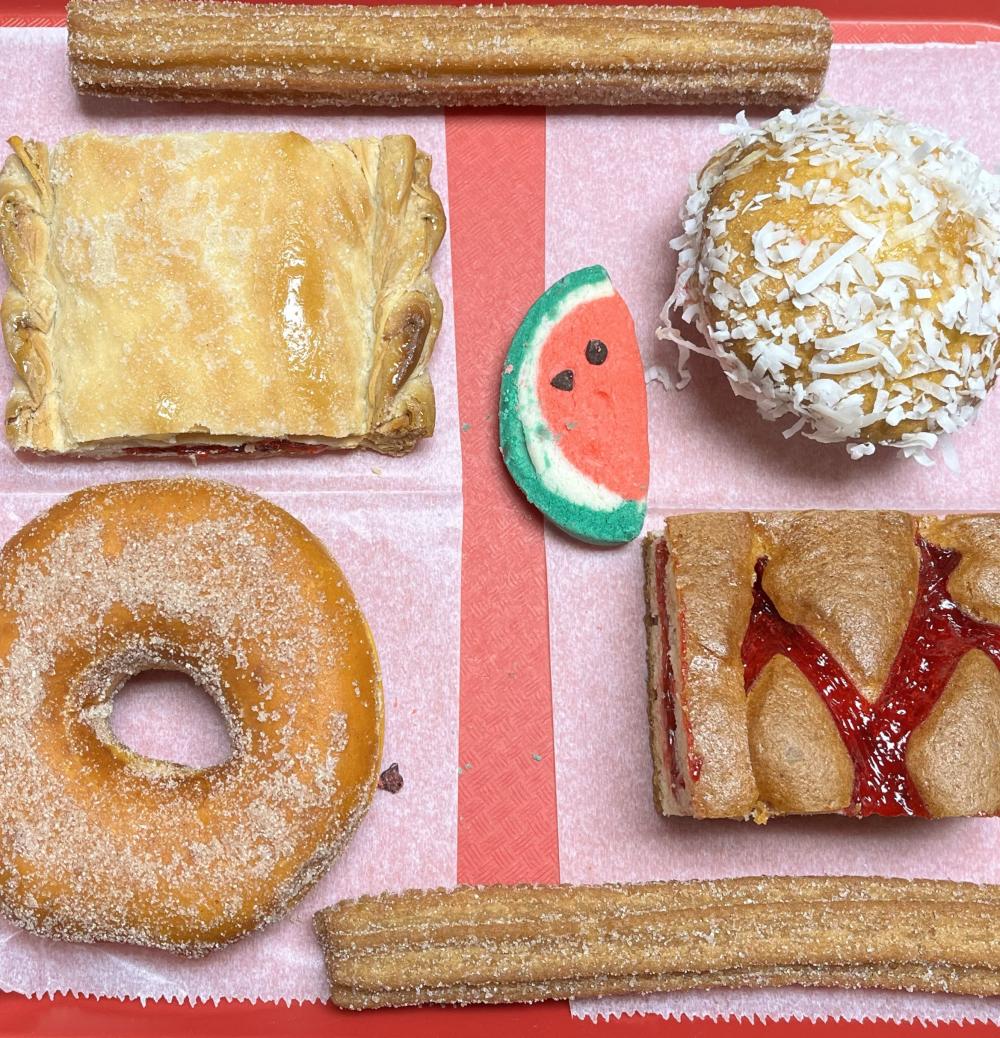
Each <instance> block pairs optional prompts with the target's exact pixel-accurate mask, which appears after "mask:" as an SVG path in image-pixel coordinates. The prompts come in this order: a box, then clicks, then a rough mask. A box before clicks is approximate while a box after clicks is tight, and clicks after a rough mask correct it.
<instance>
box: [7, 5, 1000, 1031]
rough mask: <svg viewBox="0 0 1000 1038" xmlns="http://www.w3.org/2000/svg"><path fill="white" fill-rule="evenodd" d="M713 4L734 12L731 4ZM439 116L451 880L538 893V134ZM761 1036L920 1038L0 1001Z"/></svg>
mask: <svg viewBox="0 0 1000 1038" xmlns="http://www.w3.org/2000/svg"><path fill="white" fill-rule="evenodd" d="M439 2H440V0H439ZM447 2H454V0H447ZM717 2H718V0H717ZM771 2H772V3H773V2H778V3H782V2H792V3H794V0H771ZM729 6H750V3H749V2H748V3H743V2H741V0H735V2H731V3H730V5H729ZM817 6H819V7H821V8H822V9H823V10H824V11H825V13H826V14H827V15H829V16H830V17H831V18H832V19H833V20H834V26H835V35H836V38H837V40H838V41H840V42H907V43H912V42H923V41H949V42H973V41H977V40H1000V3H998V0H952V2H951V4H950V5H949V6H950V10H949V11H948V12H947V14H945V13H943V12H942V11H941V10H940V9H934V8H932V6H931V5H930V4H929V3H926V2H920V0H820V2H819V3H818V4H817ZM64 20H65V7H64V4H63V3H62V2H59V0H0V25H60V24H62V23H63V22H64ZM5 88H7V85H6V84H0V89H5ZM445 118H446V134H447V148H448V190H449V198H450V213H449V219H450V227H451V247H452V256H453V266H454V296H455V333H456V344H457V353H458V383H459V385H458V388H459V412H460V420H461V422H462V429H463V433H462V465H463V479H464V528H463V564H462V618H461V619H462V644H461V687H460V733H459V759H460V760H461V761H469V760H473V761H475V767H474V768H473V769H469V770H465V771H464V773H463V776H462V779H461V782H460V783H459V798H458V810H459V819H458V841H459V843H458V878H459V881H460V882H466V883H483V882H525V881H534V882H552V881H556V880H558V878H559V864H558V862H559V855H558V843H557V830H556V800H555V772H554V755H553V747H552V716H551V715H552V712H551V691H550V687H549V646H548V615H547V598H546V576H545V545H544V539H543V534H542V523H541V520H540V519H539V517H538V516H537V515H536V514H535V513H534V512H532V511H531V510H530V509H528V508H526V507H525V506H524V503H523V499H521V498H520V496H519V495H518V494H517V492H516V491H515V490H514V489H513V488H512V485H511V483H510V481H509V480H508V478H507V476H506V473H505V472H504V470H503V466H502V464H501V462H500V457H499V452H498V450H497V448H496V443H497V429H496V396H497V377H498V372H499V369H500V364H501V361H502V358H503V356H504V354H505V352H506V348H507V345H508V343H509V342H510V338H511V335H512V333H513V331H514V329H515V328H516V326H517V323H518V321H519V320H520V318H521V316H523V314H524V312H525V311H526V310H527V308H528V307H529V306H530V304H531V303H532V301H533V300H534V299H535V298H536V297H537V296H538V295H539V294H540V293H541V292H542V291H543V289H544V287H545V285H544V251H545V250H544V245H545V226H544V200H545V119H544V114H543V113H542V112H540V111H538V110H523V111H510V110H508V111H502V110H496V111H493V110H472V111H455V112H449V113H448V114H447V115H446V117H445ZM0 489H2V488H0ZM507 560H516V562H517V564H516V565H509V564H508V562H507ZM498 574H502V575H503V576H502V578H500V579H498ZM526 745H528V746H532V747H539V748H544V749H542V750H541V755H542V757H543V764H542V765H541V766H539V767H538V768H532V769H530V771H528V772H526V771H525V770H524V769H523V768H521V767H520V765H519V764H517V763H516V761H517V759H518V757H519V756H522V754H520V753H519V752H518V751H519V750H521V749H523V747H524V746H526ZM456 763H457V762H456ZM761 1027H766V1029H767V1032H768V1034H771V1035H774V1038H788V1036H791V1035H797V1034H802V1033H803V1032H808V1033H809V1034H810V1035H812V1036H816V1038H820V1036H826V1035H829V1036H830V1038H834V1036H836V1038H858V1036H861V1035H876V1036H881V1038H890V1036H899V1038H902V1036H904V1035H906V1036H909V1035H911V1034H912V1035H915V1034H917V1032H918V1030H920V1031H923V1030H924V1028H923V1025H921V1024H889V1023H878V1024H873V1023H866V1024H845V1023H835V1022H827V1023H818V1024H802V1023H797V1022H789V1023H768V1024H760V1023H752V1022H748V1021H728V1022H720V1023H712V1022H708V1021H697V1022H690V1021H688V1022H681V1023H675V1022H670V1021H664V1020H662V1019H660V1018H658V1017H632V1018H626V1019H622V1020H616V1021H609V1022H603V1023H598V1024H593V1023H588V1022H584V1021H578V1020H574V1019H573V1018H572V1017H571V1016H570V1012H569V1008H568V1006H567V1004H566V1003H547V1004H544V1005H539V1006H528V1007H523V1006H497V1007H468V1008H464V1009H418V1010H383V1011H379V1012H376V1013H366V1014H351V1013H346V1012H341V1011H338V1010H336V1009H334V1008H331V1007H329V1006H326V1005H319V1004H312V1005H297V1006H291V1007H288V1006H281V1005H274V1004H267V1003H250V1002H227V1003H223V1004H221V1005H218V1006H213V1005H195V1006H191V1005H178V1004H174V1003H166V1002H147V1003H146V1004H145V1005H140V1003H138V1002H135V1001H118V1000H114V999H97V998H73V997H67V996H58V997H55V998H51V999H29V998H24V997H23V996H20V995H15V994H3V993H0V1033H5V1034H22V1035H39V1036H55V1035H65V1036H70V1035H72V1036H91V1035H93V1036H98V1035H100V1036H107V1038H116V1036H120V1035H121V1036H123V1035H135V1034H140V1033H145V1034H147V1035H150V1036H151V1038H158V1036H165V1035H171V1034H176V1033H180V1032H184V1033H185V1034H186V1035H189V1036H192V1038H196V1036H198V1035H206V1036H209V1035H210V1036H212V1038H229V1036H237V1035H239V1036H246V1038H252V1036H256V1035H274V1034H284V1033H293V1032H294V1033H297V1034H304V1035H310V1034H316V1035H319V1034H324V1035H331V1036H337V1038H340V1036H348V1035H362V1034H363V1035H366V1036H370V1038H378V1036H383V1035H384V1036H389V1035H392V1036H396V1035H403V1034H405V1035H413V1036H418V1038H419V1036H427V1038H430V1036H438V1035H459V1034H461V1035H470V1034H471V1035H485V1036H487V1038H501V1036H507V1035H512V1034H546V1035H555V1036H560V1035H575V1036H579V1035H582V1034H585V1033H588V1032H590V1031H591V1030H593V1029H594V1028H597V1029H598V1030H599V1031H600V1032H601V1034H607V1035H609V1036H612V1035H622V1036H626V1038H639V1036H645V1035H653V1034H656V1035H669V1036H673V1035H685V1036H689V1038H737V1036H741V1038H745V1036H747V1035H749V1034H751V1033H752V1032H753V1031H754V1030H759V1029H760V1028H761ZM988 1030H989V1031H990V1032H991V1033H995V1029H993V1028H991V1027H989V1025H969V1026H967V1027H964V1028H960V1027H959V1026H958V1025H942V1026H940V1027H939V1028H937V1029H936V1032H935V1033H937V1034H940V1035H941V1036H942V1038H951V1036H957V1035H959V1034H961V1035H962V1036H963V1038H973V1036H975V1035H978V1034H985V1033H986V1032H987V1031H988Z"/></svg>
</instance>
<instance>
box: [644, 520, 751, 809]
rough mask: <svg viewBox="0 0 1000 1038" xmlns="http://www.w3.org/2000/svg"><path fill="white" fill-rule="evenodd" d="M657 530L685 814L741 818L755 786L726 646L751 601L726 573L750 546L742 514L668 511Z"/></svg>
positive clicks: (741, 702)
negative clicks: (669, 610) (666, 560)
mask: <svg viewBox="0 0 1000 1038" xmlns="http://www.w3.org/2000/svg"><path fill="white" fill-rule="evenodd" d="M664 536H665V537H666V541H667V545H668V547H669V550H670V570H669V580H670V590H671V594H670V599H671V600H672V602H673V604H674V608H673V614H674V615H673V617H672V620H673V622H674V623H675V625H676V628H677V630H678V639H677V641H678V643H679V644H678V645H677V646H675V653H676V654H677V661H678V664H679V665H678V666H677V667H676V668H675V679H676V680H675V687H676V695H677V699H678V704H677V708H676V716H677V720H678V732H679V740H678V741H679V747H678V749H679V752H678V765H679V767H680V770H681V774H682V775H683V777H684V780H685V785H686V786H687V789H688V796H689V798H690V803H691V807H690V811H689V812H687V813H690V814H693V815H694V816H695V817H696V818H716V817H732V816H734V815H735V816H737V817H743V816H744V815H746V814H748V813H749V812H750V810H751V809H752V808H753V805H754V803H755V802H756V800H757V787H756V783H755V781H754V776H753V770H752V768H751V764H750V751H749V745H748V743H747V734H746V733H747V722H746V716H747V715H746V711H747V702H746V692H745V690H744V687H743V667H742V664H741V662H740V659H739V653H738V652H737V653H736V654H735V655H734V654H733V653H732V646H733V645H737V646H738V645H739V644H740V642H741V641H742V638H743V633H744V632H745V631H746V629H747V623H748V621H749V618H750V601H751V600H750V583H748V582H746V581H742V580H739V579H736V580H734V579H733V578H734V575H735V574H739V573H740V571H741V569H742V567H743V566H745V564H746V561H747V559H749V558H750V555H751V552H752V542H751V526H750V520H749V516H748V515H747V514H746V513H737V512H731V513H718V514H714V515H710V514H702V515H680V516H672V517H670V518H669V519H668V520H667V522H666V526H665V529H664ZM685 718H686V719H687V724H684V719H685ZM688 740H689V741H690V745H686V743H687V742H688ZM692 761H694V762H696V763H695V769H696V770H697V771H698V778H697V781H694V780H693V776H692V775H691V771H690V765H691V763H692ZM656 766H657V767H660V766H661V765H660V764H659V763H657V765H656Z"/></svg>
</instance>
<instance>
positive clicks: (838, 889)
mask: <svg viewBox="0 0 1000 1038" xmlns="http://www.w3.org/2000/svg"><path fill="white" fill-rule="evenodd" d="M998 924H1000V888H998V887H994V886H977V885H975V884H971V883H952V882H948V881H943V880H901V879H873V878H867V877H846V878H845V877H821V878H815V877H769V878H759V879H733V880H720V881H710V882H707V881H694V882H686V883H677V882H671V883H643V884H609V885H606V886H548V887H542V886H515V887H501V886H496V887H460V888H458V889H457V890H453V891H446V890H431V891H410V892H408V893H404V894H399V895H382V896H380V897H364V898H360V899H358V900H356V901H344V902H341V903H340V904H338V905H335V906H334V907H332V908H328V909H325V910H323V911H321V912H318V913H317V915H316V929H317V932H318V934H319V938H320V942H321V943H322V945H323V948H324V952H325V956H326V965H327V971H328V974H329V979H330V988H331V992H332V995H333V1001H334V1003H335V1004H336V1005H338V1006H341V1007H343V1008H346V1009H372V1008H376V1007H380V1006H406V1005H417V1004H424V1003H460V1004H467V1003H483V1002H537V1001H542V1000H544V999H552V998H577V997H581V998H582V997H593V996H603V995H615V994H627V993H633V994H634V993H644V992H654V991H679V990H685V989H692V988H709V987H764V986H775V985H787V984H800V985H807V986H815V987H848V988H884V989H891V990H901V989H906V990H914V991H933V992H952V993H961V994H971V995H981V996H989V995H996V994H998V993H1000V946H998V945H997V943H996V941H995V939H994V935H995V933H996V931H997V926H998Z"/></svg>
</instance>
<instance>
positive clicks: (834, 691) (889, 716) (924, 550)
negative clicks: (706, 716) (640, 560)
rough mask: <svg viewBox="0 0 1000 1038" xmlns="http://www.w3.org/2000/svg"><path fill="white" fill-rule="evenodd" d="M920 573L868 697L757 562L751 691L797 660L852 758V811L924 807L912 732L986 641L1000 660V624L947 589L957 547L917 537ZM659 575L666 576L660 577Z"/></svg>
mask: <svg viewBox="0 0 1000 1038" xmlns="http://www.w3.org/2000/svg"><path fill="white" fill-rule="evenodd" d="M917 548H918V550H919V552H920V575H919V578H918V584H917V597H916V601H915V603H914V607H913V612H912V613H911V615H910V622H909V625H908V626H907V629H906V633H905V634H904V635H903V640H902V643H901V644H900V647H899V650H898V652H897V653H896V658H895V660H894V661H893V664H892V667H891V668H890V670H889V676H888V678H887V680H886V684H885V687H884V688H883V689H882V691H881V693H880V695H879V697H878V699H877V700H876V701H875V702H874V703H870V702H869V701H868V700H867V699H866V698H865V697H864V696H863V695H861V693H860V692H859V691H858V689H857V687H856V686H855V685H854V683H853V682H852V681H851V679H850V678H849V677H848V675H847V673H846V671H845V670H844V669H843V667H841V665H840V664H839V663H838V662H837V660H836V659H834V657H833V656H832V654H831V653H830V652H828V651H827V649H826V648H825V647H824V646H823V645H822V644H821V643H820V642H819V641H817V640H816V639H815V638H814V637H813V636H812V635H811V634H810V633H809V632H808V631H807V630H806V629H805V628H803V627H799V626H797V625H795V624H791V623H789V622H788V621H787V620H785V619H784V618H783V617H782V616H781V614H780V613H779V612H778V610H777V608H776V607H775V605H774V603H773V602H772V601H771V599H770V597H769V596H768V594H767V592H766V591H765V590H764V588H763V583H762V579H763V575H764V570H765V568H766V566H767V559H766V558H762V559H759V560H758V561H757V565H756V578H755V581H754V589H753V607H752V609H751V613H750V624H749V626H748V628H747V633H746V636H745V637H744V639H743V648H742V656H743V673H744V680H745V686H746V688H747V690H748V691H749V689H750V688H751V687H752V685H753V683H754V682H755V681H756V680H757V677H758V675H759V674H760V672H761V671H762V670H763V669H764V667H765V666H766V665H767V663H768V661H769V660H770V659H771V658H772V657H773V656H775V655H778V654H780V655H783V656H786V657H788V659H789V660H790V661H791V662H792V663H794V664H795V666H796V667H798V669H799V670H800V671H801V672H802V674H803V676H804V677H805V678H806V679H807V680H808V681H809V683H810V684H811V685H812V686H813V688H814V689H815V690H816V692H817V694H818V695H819V696H820V698H821V699H822V700H823V702H824V703H826V706H827V709H828V710H829V711H830V716H831V717H832V718H833V720H834V723H835V724H836V726H837V731H838V732H839V733H840V737H841V739H842V740H843V743H844V746H845V747H846V749H847V751H848V753H849V754H850V756H851V760H852V761H853V762H854V793H853V796H852V798H851V806H850V807H849V808H847V810H846V811H845V813H846V814H851V815H857V816H859V817H866V816H868V815H919V816H921V817H927V814H928V812H927V808H926V806H925V805H924V802H923V800H922V799H921V797H920V794H919V792H918V791H917V788H916V786H915V785H914V784H913V780H912V779H911V778H910V775H909V772H908V771H907V768H906V749H907V744H908V742H909V739H910V735H911V734H912V733H913V732H914V731H915V730H916V729H917V728H918V727H919V725H920V724H921V723H922V722H923V721H924V720H925V719H926V718H927V715H928V714H929V713H930V712H931V710H932V709H933V708H934V705H935V704H936V703H937V701H938V700H939V699H940V698H941V695H942V694H943V692H944V690H945V688H946V687H947V684H948V681H949V680H950V678H951V676H952V674H953V673H954V671H955V668H956V667H957V666H958V662H959V660H960V659H961V658H962V656H964V655H965V653H966V652H968V651H969V650H970V649H981V650H982V651H983V652H985V653H987V654H988V655H989V656H990V657H991V658H992V659H993V661H994V663H996V664H997V666H998V667H1000V626H997V625H995V624H990V623H986V622H985V621H982V620H977V619H976V618H975V617H972V616H970V615H969V614H968V613H966V612H964V611H963V610H962V609H961V607H960V606H958V605H957V604H956V603H955V602H954V601H952V599H951V598H950V597H949V594H948V578H949V576H950V575H951V573H952V572H953V571H954V569H955V567H956V566H957V565H958V563H959V560H960V557H961V556H960V554H959V552H957V551H952V550H950V549H946V548H939V547H937V546H936V545H933V544H928V543H927V542H926V541H924V540H922V539H920V538H918V539H917ZM658 579H659V575H658Z"/></svg>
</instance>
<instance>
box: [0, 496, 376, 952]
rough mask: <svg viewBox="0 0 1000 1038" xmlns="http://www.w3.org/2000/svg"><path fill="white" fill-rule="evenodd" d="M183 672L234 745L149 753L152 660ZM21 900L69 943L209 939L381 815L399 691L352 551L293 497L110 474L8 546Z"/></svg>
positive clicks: (6, 689)
mask: <svg viewBox="0 0 1000 1038" xmlns="http://www.w3.org/2000/svg"><path fill="white" fill-rule="evenodd" d="M164 668H166V669H173V670H180V671H184V672H185V673H187V674H189V675H190V676H191V677H192V678H194V679H195V680H196V681H197V682H198V683H199V684H201V685H202V687H203V688H204V689H205V690H206V691H207V692H208V693H209V694H210V695H212V697H213V698H214V699H215V701H216V703H217V705H218V706H219V709H220V711H221V712H222V714H223V717H224V718H225V720H226V721H227V723H228V725H229V729H230V737H231V740H232V743H233V754H232V756H231V757H230V758H229V759H228V760H227V761H225V762H223V763H222V764H219V765H215V766H213V767H210V768H190V767H186V766H183V765H179V764H175V763H171V762H167V761H157V760H152V759H150V758H147V757H143V756H141V755H139V754H137V753H135V752H133V751H132V750H130V749H128V748H127V747H126V746H124V745H122V744H121V743H120V742H119V741H118V739H117V738H116V737H115V735H114V733H113V731H112V730H111V727H110V714H111V702H112V699H113V697H114V695H115V694H116V693H117V691H118V690H119V689H120V688H121V687H122V685H123V684H124V683H125V682H126V681H127V680H128V678H129V677H131V676H132V675H133V674H135V673H138V672H140V671H143V670H149V669H164ZM0 724H2V727H3V731H4V739H3V740H2V743H0V773H2V774H3V776H4V783H3V789H4V790H6V793H5V794H3V795H0V832H3V833H4V835H5V840H7V841H9V842H8V844H7V845H6V847H7V850H6V852H5V854H4V856H3V859H2V861H0V908H2V910H3V912H4V914H6V915H7V916H8V917H9V918H10V919H12V920H13V921H14V922H16V923H18V924H20V925H21V926H24V927H26V928H27V929H29V930H31V931H33V932H35V933H39V934H42V935H45V936H49V937H56V938H60V939H64V940H73V941H98V940H107V941H123V942H128V943H134V944H142V945H147V946H151V947H157V948H164V949H167V950H171V951H176V952H180V953H182V954H186V955H200V954H204V953H205V952H206V951H209V950H210V949H212V948H214V947H218V946H219V945H222V944H225V943H228V942H230V941H233V940H236V939H237V938H239V937H241V936H243V935H245V934H246V933H249V932H250V931H252V930H254V929H256V928H257V927H259V926H261V925H264V924H265V923H267V922H269V921H271V920H272V919H274V918H276V917H277V916H279V915H281V914H282V913H283V912H284V911H286V910H287V908H288V907H290V906H291V905H292V904H294V903H295V902H296V901H297V900H298V899H299V898H300V897H301V896H302V895H303V894H304V893H305V892H306V891H307V890H308V889H309V887H310V886H311V885H312V884H313V883H314V882H315V881H316V879H318V878H319V876H320V875H322V873H323V872H324V871H325V870H326V868H327V867H328V865H329V864H330V862H331V861H332V860H333V858H334V857H335V856H336V855H337V854H338V853H339V851H340V850H341V849H342V848H343V846H344V845H345V843H346V842H347V840H348V839H349V837H350V835H351V834H352V833H353V831H354V829H355V828H356V826H357V825H358V823H359V822H360V820H361V818H362V816H363V815H364V813H365V811H366V810H367V807H368V803H369V801H370V799H371V796H372V793H373V791H374V788H375V783H376V780H377V776H378V764H379V758H380V754H381V743H382V698H381V687H380V682H379V676H378V662H377V657H376V654H375V648H374V645H373V644H372V641H371V635H370V633H369V631H368V627H367V625H366V623H365V621H364V617H363V616H362V615H361V613H360V610H359V609H358V608H357V605H356V603H355V601H354V598H353V596H352V594H351V592H350V589H349V587H348V586H347V583H346V581H345V580H344V578H343V575H342V574H341V572H340V570H339V568H338V567H337V565H336V563H335V562H334V561H333V560H332V559H331V558H330V556H329V555H328V554H327V552H326V550H325V549H324V547H323V545H322V544H321V543H320V542H319V541H318V540H317V539H316V538H315V537H314V536H313V535H312V534H310V533H309V532H308V531H307V530H306V529H305V528H304V527H303V526H302V525H301V524H300V523H299V522H297V521H296V520H294V519H293V518H292V517H291V516H290V515H288V514H287V513H286V512H284V511H283V510H281V509H280V508H277V507H276V506H274V505H272V504H270V503H269V502H267V501H264V500H263V499H262V498H259V497H257V496H256V495H254V494H251V493H249V492H247V491H245V490H240V489H238V488H236V487H231V486H228V485H226V484H222V483H212V482H208V481H203V480H151V481H142V482H136V483H116V484H110V485H107V486H99V487H92V488H89V489H87V490H83V491H80V492H78V493H76V494H73V495H71V496H69V497H67V498H65V499H64V500H62V501H60V502H58V503H57V504H56V505H54V506H53V507H52V508H51V509H50V510H49V511H47V512H45V513H43V514H42V515H41V516H39V517H38V518H36V519H34V520H32V521H31V522H30V523H29V524H28V525H27V526H25V527H24V528H23V529H22V530H21V531H20V532H19V533H18V534H16V535H15V536H14V537H13V538H12V539H11V540H10V541H9V542H8V543H7V544H6V545H5V546H4V548H3V549H2V551H0Z"/></svg>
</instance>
